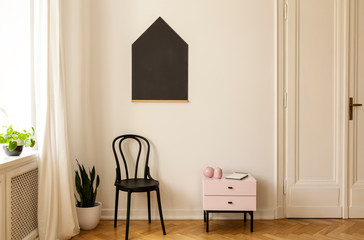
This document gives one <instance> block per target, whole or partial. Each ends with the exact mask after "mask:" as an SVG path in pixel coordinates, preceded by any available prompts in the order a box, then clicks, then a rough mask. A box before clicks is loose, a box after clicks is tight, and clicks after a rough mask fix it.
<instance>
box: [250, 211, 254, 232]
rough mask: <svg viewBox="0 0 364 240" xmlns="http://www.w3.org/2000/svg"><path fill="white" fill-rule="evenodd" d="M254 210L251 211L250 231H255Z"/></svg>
mask: <svg viewBox="0 0 364 240" xmlns="http://www.w3.org/2000/svg"><path fill="white" fill-rule="evenodd" d="M253 213H254V212H253V211H250V212H249V214H250V232H253Z"/></svg>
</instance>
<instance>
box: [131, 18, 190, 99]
mask: <svg viewBox="0 0 364 240" xmlns="http://www.w3.org/2000/svg"><path fill="white" fill-rule="evenodd" d="M132 101H155V102H158V101H171V102H175V101H177V102H179V101H181V102H187V101H188V45H187V43H186V42H185V41H184V40H183V39H182V38H181V37H180V36H179V35H178V34H177V33H176V32H175V31H174V30H173V29H172V28H171V27H170V26H169V25H168V24H167V23H166V22H165V21H164V20H163V19H162V18H161V17H159V18H158V19H157V20H156V21H155V22H154V23H153V24H152V25H151V26H150V27H149V28H148V29H147V30H146V31H145V32H144V33H143V34H142V35H141V36H140V37H139V38H138V39H137V40H136V41H135V42H134V43H133V44H132Z"/></svg>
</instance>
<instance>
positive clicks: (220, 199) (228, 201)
mask: <svg viewBox="0 0 364 240" xmlns="http://www.w3.org/2000/svg"><path fill="white" fill-rule="evenodd" d="M256 206H257V204H256V197H255V196H241V197H240V196H204V197H203V209H204V210H223V211H235V210H236V211H255V210H256V208H257V207H256Z"/></svg>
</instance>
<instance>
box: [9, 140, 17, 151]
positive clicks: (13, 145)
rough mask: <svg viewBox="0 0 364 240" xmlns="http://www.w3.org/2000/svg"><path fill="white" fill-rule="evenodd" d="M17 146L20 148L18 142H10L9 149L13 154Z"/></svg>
mask: <svg viewBox="0 0 364 240" xmlns="http://www.w3.org/2000/svg"><path fill="white" fill-rule="evenodd" d="M17 146H18V143H17V142H16V141H11V142H9V146H8V149H9V151H10V152H11V151H14V150H15V148H16V147H17Z"/></svg>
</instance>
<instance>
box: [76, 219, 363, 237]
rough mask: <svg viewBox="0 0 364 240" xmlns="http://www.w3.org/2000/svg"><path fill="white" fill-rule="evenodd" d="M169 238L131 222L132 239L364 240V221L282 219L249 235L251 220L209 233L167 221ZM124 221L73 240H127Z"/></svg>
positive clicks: (258, 224) (219, 223) (260, 223)
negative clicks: (115, 226)
mask: <svg viewBox="0 0 364 240" xmlns="http://www.w3.org/2000/svg"><path fill="white" fill-rule="evenodd" d="M165 226H166V232H167V235H166V236H163V234H162V229H161V225H160V222H159V221H158V220H154V221H152V223H151V224H148V222H147V221H140V220H133V221H131V222H130V232H129V239H146V240H153V239H178V240H187V239H188V240H191V239H221V240H224V239H263V240H268V239H274V240H280V239H285V240H288V239H289V240H295V239H298V240H303V239H315V240H317V239H323V240H328V239H333V240H335V239H353V240H356V239H358V240H359V239H360V240H364V219H350V220H343V219H280V220H255V221H254V232H253V233H251V232H250V228H249V226H250V222H249V220H248V221H247V222H246V223H245V224H244V222H243V221H239V220H211V221H210V232H208V233H207V232H206V231H205V224H204V222H203V221H202V220H173V221H172V220H168V221H165ZM124 234H125V221H118V227H117V228H116V229H114V227H113V221H101V222H100V224H99V226H98V227H97V228H96V229H94V230H91V231H81V233H80V235H78V236H76V237H74V238H72V240H86V239H87V240H93V239H94V240H101V239H107V240H113V239H119V240H120V239H124V238H125V235H124Z"/></svg>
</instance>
